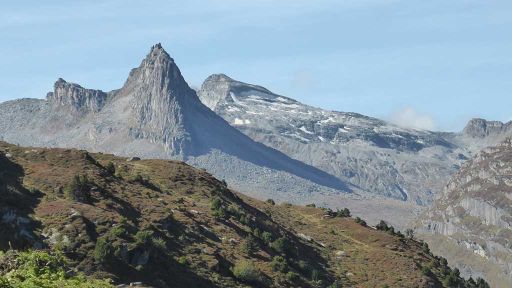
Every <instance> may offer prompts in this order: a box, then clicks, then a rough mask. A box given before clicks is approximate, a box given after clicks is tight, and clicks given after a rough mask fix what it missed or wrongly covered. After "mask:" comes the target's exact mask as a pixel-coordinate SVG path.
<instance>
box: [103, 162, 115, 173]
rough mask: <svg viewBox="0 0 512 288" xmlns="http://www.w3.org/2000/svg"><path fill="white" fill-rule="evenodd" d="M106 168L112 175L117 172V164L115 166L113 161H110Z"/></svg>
mask: <svg viewBox="0 0 512 288" xmlns="http://www.w3.org/2000/svg"><path fill="white" fill-rule="evenodd" d="M105 169H107V172H108V173H109V174H110V175H115V174H116V166H114V163H113V162H112V161H110V162H108V164H107V167H105Z"/></svg>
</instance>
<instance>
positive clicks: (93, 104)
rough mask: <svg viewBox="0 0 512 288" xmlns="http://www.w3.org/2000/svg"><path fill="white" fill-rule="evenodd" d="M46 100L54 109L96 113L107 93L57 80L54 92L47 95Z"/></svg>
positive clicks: (101, 106)
mask: <svg viewBox="0 0 512 288" xmlns="http://www.w3.org/2000/svg"><path fill="white" fill-rule="evenodd" d="M47 100H48V102H49V103H51V104H52V105H53V106H55V107H63V108H64V107H65V108H71V109H74V110H75V111H77V112H83V113H87V112H98V111H99V110H101V108H103V105H105V101H106V100H107V93H104V92H103V91H101V90H92V89H85V88H83V87H82V86H80V85H78V84H74V83H68V82H66V81H64V79H62V78H59V80H57V82H55V85H54V92H50V93H48V95H47Z"/></svg>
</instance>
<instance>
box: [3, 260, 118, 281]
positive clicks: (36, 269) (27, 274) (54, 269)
mask: <svg viewBox="0 0 512 288" xmlns="http://www.w3.org/2000/svg"><path fill="white" fill-rule="evenodd" d="M15 253H16V254H15V255H13V256H14V257H15V258H16V259H15V261H13V263H15V264H14V265H10V266H9V267H8V269H9V270H7V271H4V272H5V275H7V276H4V277H2V276H0V287H2V288H11V287H12V288H14V287H16V288H17V287H27V288H28V287H38V288H54V287H66V288H71V287H77V288H106V287H113V286H112V285H111V284H110V280H108V279H104V280H97V279H93V278H86V277H85V276H83V275H82V274H79V275H77V276H68V275H67V274H66V271H67V270H68V269H69V268H68V267H67V265H66V259H65V258H64V257H63V256H62V255H60V254H53V253H48V252H46V251H26V252H15Z"/></svg>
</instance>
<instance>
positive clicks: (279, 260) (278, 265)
mask: <svg viewBox="0 0 512 288" xmlns="http://www.w3.org/2000/svg"><path fill="white" fill-rule="evenodd" d="M270 266H271V267H272V269H273V270H274V271H279V272H281V273H286V272H287V271H288V263H286V260H285V259H284V257H282V256H274V258H272V262H271V263H270Z"/></svg>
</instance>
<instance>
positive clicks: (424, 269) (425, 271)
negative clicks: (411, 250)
mask: <svg viewBox="0 0 512 288" xmlns="http://www.w3.org/2000/svg"><path fill="white" fill-rule="evenodd" d="M421 273H423V275H425V276H430V275H432V270H431V269H430V267H428V266H423V267H421Z"/></svg>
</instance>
